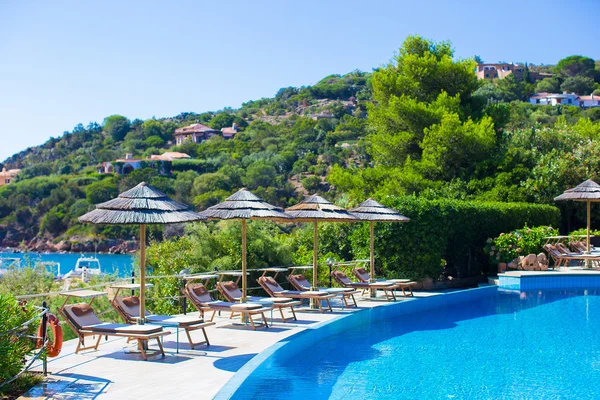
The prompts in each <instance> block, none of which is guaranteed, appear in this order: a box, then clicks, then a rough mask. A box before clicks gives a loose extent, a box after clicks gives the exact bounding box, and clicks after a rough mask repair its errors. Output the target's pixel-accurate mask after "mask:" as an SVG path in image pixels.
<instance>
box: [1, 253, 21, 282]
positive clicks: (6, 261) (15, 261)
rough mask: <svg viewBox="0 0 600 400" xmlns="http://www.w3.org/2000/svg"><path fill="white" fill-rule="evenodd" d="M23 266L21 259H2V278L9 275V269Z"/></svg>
mask: <svg viewBox="0 0 600 400" xmlns="http://www.w3.org/2000/svg"><path fill="white" fill-rule="evenodd" d="M19 265H21V259H19V258H12V257H2V258H0V278H2V277H3V276H4V275H6V273H8V267H11V266H16V267H18V266H19Z"/></svg>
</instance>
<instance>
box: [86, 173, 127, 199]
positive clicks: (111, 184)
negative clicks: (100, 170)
mask: <svg viewBox="0 0 600 400" xmlns="http://www.w3.org/2000/svg"><path fill="white" fill-rule="evenodd" d="M118 194H119V189H118V187H117V180H116V179H115V178H106V179H102V180H100V181H97V182H94V183H92V184H91V185H89V186H88V187H87V188H86V190H85V197H86V199H87V201H88V202H89V203H90V204H98V203H103V202H105V201H108V200H110V199H113V198H115V197H117V195H118Z"/></svg>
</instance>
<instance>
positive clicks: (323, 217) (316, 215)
mask: <svg viewBox="0 0 600 400" xmlns="http://www.w3.org/2000/svg"><path fill="white" fill-rule="evenodd" d="M285 212H286V213H288V214H289V215H291V216H292V217H294V219H295V220H296V221H299V222H312V223H313V224H314V226H313V289H316V287H317V275H318V266H317V255H318V249H319V237H318V223H319V222H357V221H358V218H356V217H355V216H354V215H352V214H350V213H349V212H348V211H347V210H345V209H343V208H342V207H338V206H336V205H335V204H333V203H331V202H329V201H327V200H325V199H324V198H322V197H321V196H318V195H316V194H313V195H312V196H310V197H309V198H308V199H306V200H304V201H302V202H301V203H298V204H296V205H295V206H292V207H289V208H287V209H286V210H285Z"/></svg>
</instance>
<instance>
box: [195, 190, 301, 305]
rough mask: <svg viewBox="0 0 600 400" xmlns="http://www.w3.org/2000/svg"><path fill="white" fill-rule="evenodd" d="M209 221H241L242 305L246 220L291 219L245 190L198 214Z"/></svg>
mask: <svg viewBox="0 0 600 400" xmlns="http://www.w3.org/2000/svg"><path fill="white" fill-rule="evenodd" d="M200 215H202V216H203V217H204V218H208V219H210V220H221V219H225V220H227V219H238V220H241V221H242V303H243V302H245V301H246V290H247V284H246V282H247V277H246V220H249V219H250V220H252V219H262V220H271V221H289V220H291V219H292V217H290V216H289V215H287V214H286V213H284V212H283V210H282V209H281V208H278V207H275V206H273V205H271V204H269V203H266V202H264V201H262V199H261V198H260V197H258V196H256V195H254V194H253V193H251V192H250V191H248V190H246V189H240V190H238V191H237V192H236V193H234V194H233V195H231V196H229V197H228V198H226V199H225V201H224V202H222V203H219V204H217V205H214V206H212V207H209V208H207V209H206V210H204V211H202V212H200Z"/></svg>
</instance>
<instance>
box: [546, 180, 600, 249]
mask: <svg viewBox="0 0 600 400" xmlns="http://www.w3.org/2000/svg"><path fill="white" fill-rule="evenodd" d="M559 200H573V201H585V202H586V203H587V252H588V253H589V252H590V215H591V212H590V208H591V207H590V204H591V203H592V202H593V201H594V202H599V201H600V185H598V184H597V183H596V182H594V181H593V180H591V179H588V180H587V181H585V182H583V183H581V184H579V185H577V186H575V187H574V188H572V189H567V190H565V192H564V193H563V194H561V195H560V196H558V197H555V198H554V201H559Z"/></svg>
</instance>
